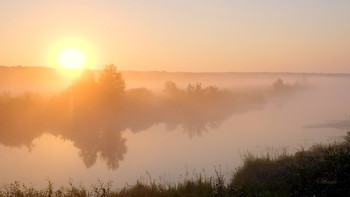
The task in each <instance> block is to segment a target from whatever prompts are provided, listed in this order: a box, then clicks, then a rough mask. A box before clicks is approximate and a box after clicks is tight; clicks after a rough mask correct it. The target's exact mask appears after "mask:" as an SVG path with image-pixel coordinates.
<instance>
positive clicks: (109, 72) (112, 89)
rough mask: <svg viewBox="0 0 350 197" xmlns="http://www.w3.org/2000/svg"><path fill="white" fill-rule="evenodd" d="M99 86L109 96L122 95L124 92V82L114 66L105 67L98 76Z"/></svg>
mask: <svg viewBox="0 0 350 197" xmlns="http://www.w3.org/2000/svg"><path fill="white" fill-rule="evenodd" d="M99 84H100V85H101V87H102V89H103V90H104V91H105V92H107V93H108V94H111V95H115V94H123V93H124V92H125V81H124V79H123V76H122V74H121V73H120V72H118V71H117V67H116V66H115V65H114V64H108V65H106V66H105V68H104V69H103V71H102V73H101V75H100V78H99Z"/></svg>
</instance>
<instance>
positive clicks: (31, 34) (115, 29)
mask: <svg viewBox="0 0 350 197" xmlns="http://www.w3.org/2000/svg"><path fill="white" fill-rule="evenodd" d="M349 7H350V1H348V0H334V1H319V0H309V1H304V0H293V1H287V0H281V1H276V0H266V1H260V0H251V1H245V0H241V1H238V0H217V1H212V0H187V1H185V0H177V1H170V0H153V1H150V0H149V1H146V0H135V1H126V0H116V1H109V0H101V1H93V0H84V1H83V0H70V1H68V0H61V1H44V0H31V1H25V0H22V1H21V0H11V1H0V8H1V12H0V46H1V47H0V65H7V66H12V65H24V66H56V65H55V62H54V60H52V59H55V58H54V57H51V56H52V54H50V53H51V52H52V51H53V48H54V47H55V46H56V45H57V43H58V42H61V41H62V40H80V41H81V42H84V43H86V44H84V47H87V49H84V50H87V51H89V52H88V53H87V54H88V56H93V57H91V58H90V59H91V62H90V63H91V64H93V66H94V67H97V68H100V67H101V66H102V65H104V64H108V63H114V64H116V65H117V66H118V67H119V69H121V70H146V71H147V70H165V71H202V72H203V71H218V72H222V71H242V72H250V71H267V72H350V36H349V35H350V22H349V21H350V12H349ZM66 44H67V45H69V43H66ZM63 48H64V46H63ZM50 58H51V59H50ZM88 59H89V57H88ZM92 59H93V60H92Z"/></svg>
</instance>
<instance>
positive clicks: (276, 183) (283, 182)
mask: <svg viewBox="0 0 350 197" xmlns="http://www.w3.org/2000/svg"><path fill="white" fill-rule="evenodd" d="M349 193H350V133H348V134H347V136H345V137H344V140H343V141H342V142H337V143H332V144H328V145H320V144H319V145H314V146H312V147H311V148H310V149H308V150H300V151H298V152H296V153H295V154H293V155H287V154H281V155H280V156H278V157H274V158H271V157H269V156H265V157H254V156H249V155H248V156H246V157H245V158H244V164H243V166H242V167H240V168H239V169H237V171H236V172H235V173H234V174H233V176H232V179H231V180H230V182H229V183H226V182H225V181H224V178H223V176H222V175H221V174H220V173H217V175H216V177H212V178H203V177H202V176H200V175H199V176H197V177H196V178H194V179H191V180H185V181H183V182H180V183H176V184H169V185H164V184H156V183H155V182H153V183H151V184H143V183H140V182H139V183H137V184H135V185H133V186H128V187H124V188H123V189H121V190H119V191H114V190H112V184H111V183H99V184H97V185H95V186H92V187H91V188H85V187H83V186H75V185H73V184H70V186H69V187H65V188H54V186H53V184H52V183H51V182H49V183H48V186H47V188H46V189H42V190H37V189H35V188H32V187H28V186H25V185H21V184H20V183H18V182H15V183H12V184H7V185H3V186H2V187H1V189H0V197H3V196H14V197H17V196H19V197H34V196H39V197H40V196H42V197H48V196H50V197H51V196H54V197H71V196H77V197H80V196H81V197H86V196H96V197H105V196H111V197H112V196H115V197H124V196H125V197H129V196H135V197H136V196H137V197H138V196H174V197H175V196H348V195H349Z"/></svg>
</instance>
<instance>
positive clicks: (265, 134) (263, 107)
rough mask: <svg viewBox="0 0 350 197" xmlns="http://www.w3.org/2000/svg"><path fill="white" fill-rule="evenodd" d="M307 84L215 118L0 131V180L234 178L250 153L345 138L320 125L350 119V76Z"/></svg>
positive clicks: (117, 181)
mask: <svg viewBox="0 0 350 197" xmlns="http://www.w3.org/2000/svg"><path fill="white" fill-rule="evenodd" d="M309 83H310V86H309V87H308V88H306V89H303V90H300V91H297V93H295V94H293V95H288V96H283V97H278V98H269V99H267V100H266V101H265V102H264V103H259V104H254V103H252V104H251V106H249V105H248V107H247V106H246V107H245V108H242V109H241V110H238V111H234V112H232V113H230V114H224V115H222V117H218V118H217V119H216V121H213V122H210V123H206V122H205V120H202V121H204V122H196V121H198V120H197V119H191V120H188V121H189V122H186V123H182V124H180V123H179V122H176V121H174V122H170V123H169V122H167V123H166V124H165V123H161V122H154V123H152V121H148V122H147V121H145V122H147V123H144V124H141V125H133V126H134V128H136V129H130V128H129V129H126V130H123V131H95V132H94V133H90V132H89V131H87V132H79V131H76V132H75V133H69V134H67V133H57V132H51V131H50V130H48V131H46V132H44V133H39V134H38V135H37V136H35V135H34V136H27V135H25V134H23V133H21V134H18V135H17V136H16V134H14V135H15V139H13V138H10V137H6V136H5V137H4V136H2V138H3V139H1V140H0V141H1V143H0V156H1V163H0V175H1V176H0V182H1V183H9V182H13V181H15V180H18V181H21V182H24V183H28V184H29V183H31V184H33V185H34V186H36V187H43V186H45V185H46V183H47V181H46V180H47V179H49V180H51V181H53V182H54V184H55V186H62V185H67V182H68V181H69V179H72V180H73V181H74V183H76V184H80V183H82V184H84V185H86V186H89V185H91V184H93V183H96V182H97V180H98V179H99V180H101V181H109V180H111V181H113V185H114V186H115V187H122V186H125V184H126V183H128V184H134V183H135V182H136V180H138V179H139V180H141V181H148V180H149V179H150V178H151V179H155V180H156V181H157V182H168V181H179V180H183V179H184V178H186V176H187V177H192V176H193V174H195V173H204V174H206V175H207V176H211V175H214V173H215V172H214V170H215V168H216V169H220V170H221V171H222V173H223V174H225V175H226V176H227V177H229V176H230V174H231V173H232V171H233V170H234V169H235V168H236V167H238V166H240V165H241V164H242V154H244V153H246V152H247V151H249V152H251V153H253V154H256V155H262V154H266V151H270V152H271V151H272V152H279V151H280V150H282V149H283V148H286V149H287V151H288V152H289V153H293V152H294V151H296V150H298V149H300V148H301V147H309V146H310V145H312V144H315V143H321V142H322V143H326V142H329V141H334V140H339V139H341V136H343V135H344V134H345V132H346V128H345V129H339V128H332V127H328V128H326V127H323V126H322V124H320V123H323V122H326V121H331V120H345V121H347V120H348V119H349V114H350V102H349V100H350V91H348V90H349V85H350V79H349V78H337V77H335V78H328V77H318V78H316V77H315V78H311V79H309ZM216 115H218V114H216ZM145 119H147V115H146V116H145ZM214 119H215V118H214ZM191 121H194V122H193V123H191ZM141 122H142V121H141ZM313 125H316V126H313ZM317 125H318V126H317ZM87 127H88V123H87ZM16 140H18V141H20V143H17V142H16ZM271 147H274V148H273V149H272V148H271ZM150 176H151V177H150Z"/></svg>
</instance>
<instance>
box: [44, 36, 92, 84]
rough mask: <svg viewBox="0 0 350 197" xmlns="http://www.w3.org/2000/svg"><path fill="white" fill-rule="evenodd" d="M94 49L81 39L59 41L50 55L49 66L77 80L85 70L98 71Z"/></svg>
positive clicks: (52, 48) (53, 46)
mask: <svg viewBox="0 0 350 197" xmlns="http://www.w3.org/2000/svg"><path fill="white" fill-rule="evenodd" d="M96 57H97V56H96V52H95V50H94V47H92V45H91V44H90V43H88V42H86V40H84V39H81V38H65V39H61V40H57V41H56V42H55V43H54V44H53V45H52V47H51V49H50V51H49V54H48V64H49V65H51V67H54V68H56V69H59V70H60V71H61V72H62V73H63V74H64V75H67V76H68V77H71V78H75V77H77V76H79V75H80V73H81V71H82V70H83V69H96V68H97V58H96Z"/></svg>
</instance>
